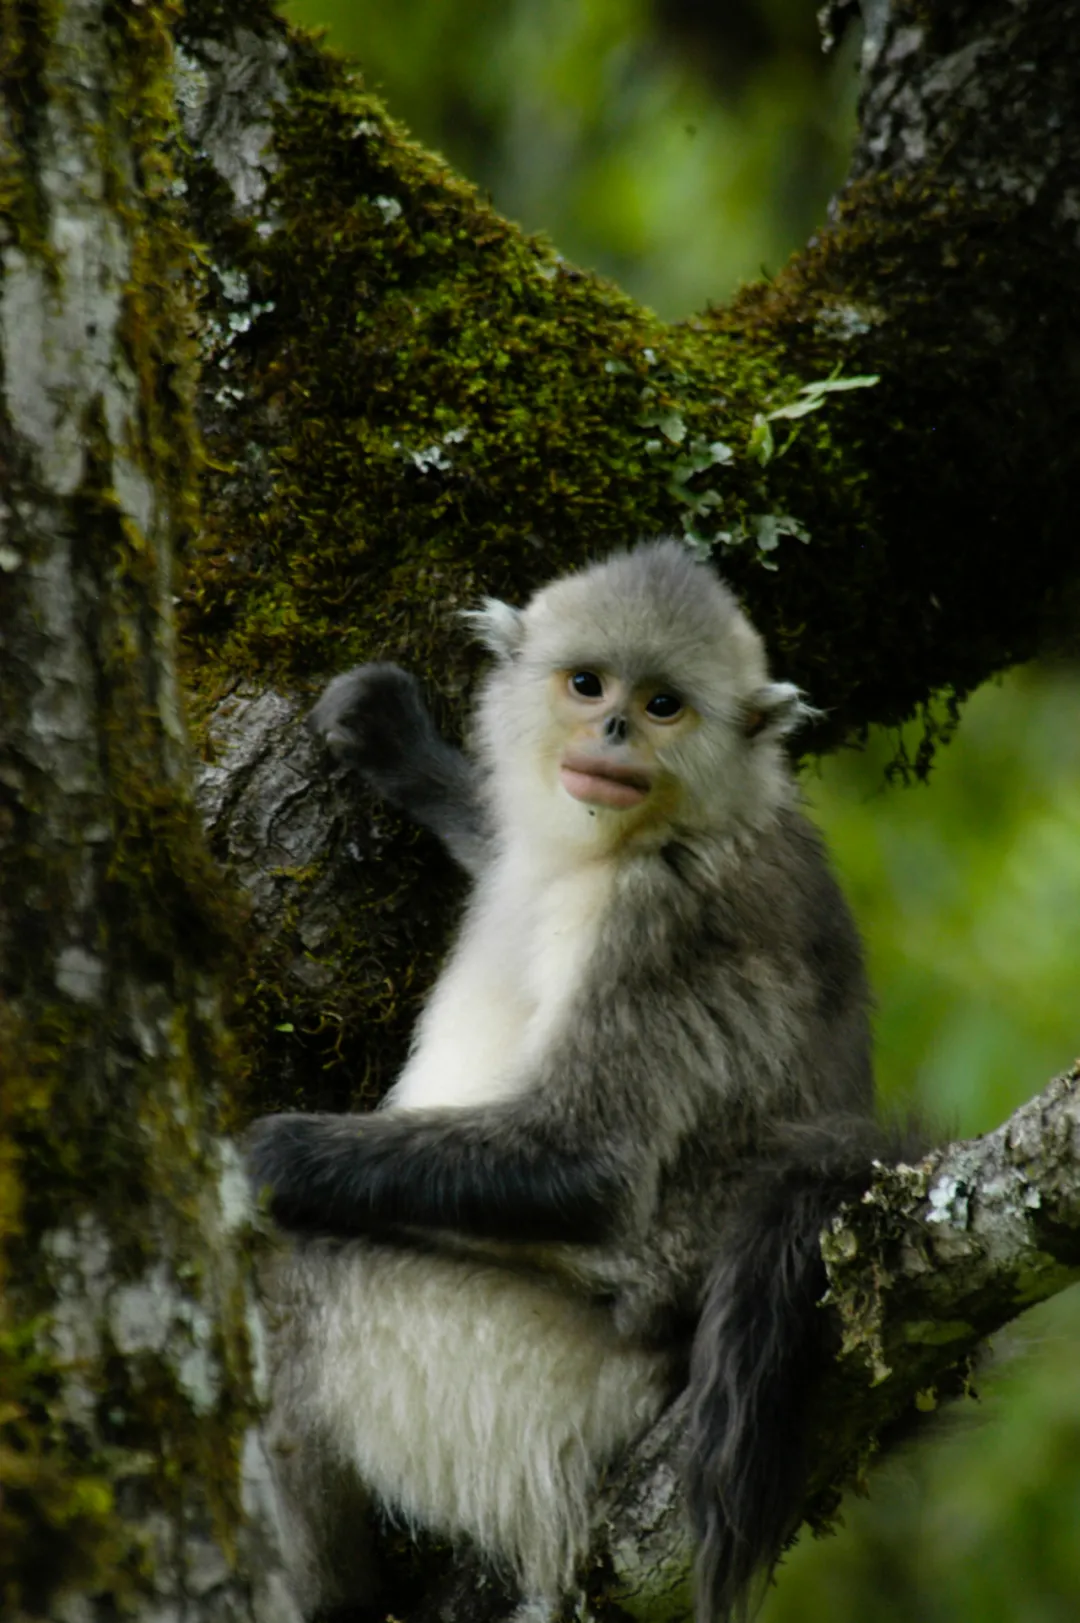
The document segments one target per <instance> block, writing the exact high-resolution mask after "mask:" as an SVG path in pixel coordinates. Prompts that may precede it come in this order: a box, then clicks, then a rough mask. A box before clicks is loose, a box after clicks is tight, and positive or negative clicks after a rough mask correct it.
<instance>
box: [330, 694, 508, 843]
mask: <svg viewBox="0 0 1080 1623" xmlns="http://www.w3.org/2000/svg"><path fill="white" fill-rule="evenodd" d="M307 725H308V727H309V729H310V730H311V732H313V733H314V734H315V735H316V736H317V737H318V738H321V739H322V740H323V741H324V743H325V744H326V746H327V748H328V749H329V750H330V751H331V753H332V754H333V755H334V757H335V758H336V759H337V760H338V761H340V762H341V764H342V765H343V766H349V767H352V768H354V769H355V770H356V771H358V772H360V773H361V774H362V775H363V777H365V778H366V779H367V781H368V783H369V784H370V785H371V787H372V788H373V789H374V790H376V792H377V793H378V794H380V795H382V796H383V797H384V798H385V799H386V800H389V801H392V802H393V804H394V805H395V806H400V807H401V809H402V811H404V812H407V813H408V815H409V816H410V817H412V818H413V819H414V820H415V821H416V822H418V823H423V824H424V826H425V827H426V828H430V829H431V830H432V832H433V833H435V834H437V835H438V836H439V838H440V840H442V842H443V844H444V845H445V846H446V847H447V849H448V850H449V852H450V854H451V856H452V857H453V858H454V860H455V861H456V862H459V863H460V864H461V866H462V867H463V868H465V869H466V870H467V871H468V872H469V873H471V874H474V875H475V874H476V873H478V872H479V871H480V869H481V868H482V867H483V866H484V865H485V863H486V860H487V855H488V848H489V845H490V830H489V829H488V826H487V819H486V817H485V814H484V807H483V803H482V799H481V795H480V792H479V783H478V780H477V771H476V768H475V767H474V766H473V764H472V762H471V761H469V760H468V759H467V758H466V757H465V756H464V755H463V754H462V753H461V751H460V750H456V749H454V748H453V747H452V745H450V744H448V743H446V741H445V739H443V738H441V737H440V736H439V734H438V732H437V731H436V728H435V724H434V722H433V721H432V719H431V717H430V715H429V714H428V710H427V706H426V705H425V704H424V700H423V698H422V696H421V693H420V686H419V683H418V682H417V680H416V678H415V677H414V676H410V675H409V673H408V672H407V671H403V670H402V669H401V668H400V666H398V665H381V664H377V665H357V666H356V667H355V668H354V669H353V670H351V671H345V672H344V674H343V675H341V676H335V678H334V680H333V681H332V682H331V683H330V684H329V686H328V687H327V688H326V690H325V692H324V693H323V695H322V697H321V698H320V699H319V701H318V703H317V704H316V705H315V707H314V709H313V710H312V711H311V713H310V715H309V716H308V721H307Z"/></svg>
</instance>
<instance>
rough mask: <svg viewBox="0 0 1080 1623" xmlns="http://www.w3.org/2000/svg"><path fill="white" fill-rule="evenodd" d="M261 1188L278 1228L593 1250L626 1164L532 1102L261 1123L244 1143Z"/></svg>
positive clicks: (615, 1203)
mask: <svg viewBox="0 0 1080 1623" xmlns="http://www.w3.org/2000/svg"><path fill="white" fill-rule="evenodd" d="M247 1156H248V1167H249V1170H250V1173H251V1179H252V1182H253V1184H254V1185H255V1187H256V1188H257V1189H264V1188H269V1190H270V1192H271V1193H270V1209H271V1211H272V1213H273V1215H274V1217H275V1218H276V1219H277V1221H278V1222H279V1223H281V1224H282V1225H283V1227H285V1228H295V1229H308V1230H312V1231H315V1232H318V1233H322V1234H335V1235H354V1234H362V1233H371V1232H373V1231H378V1230H386V1229H387V1228H397V1227H403V1226H408V1227H413V1228H416V1227H419V1228H436V1229H456V1230H458V1231H459V1232H461V1233H465V1234H471V1235H475V1236H477V1237H479V1238H483V1239H495V1240H507V1241H515V1240H516V1241H522V1242H531V1243H553V1242H557V1241H567V1242H571V1243H572V1242H581V1243H589V1244H596V1243H599V1242H601V1241H603V1240H604V1239H606V1238H608V1237H609V1235H610V1233H611V1232H612V1230H613V1228H614V1227H615V1226H616V1224H617V1223H618V1222H619V1221H620V1220H624V1219H622V1212H623V1208H624V1200H625V1197H626V1194H627V1189H628V1185H629V1174H630V1168H629V1165H628V1160H629V1157H628V1158H627V1161H623V1159H622V1158H621V1157H620V1156H619V1153H618V1151H617V1149H616V1147H615V1145H614V1144H613V1143H612V1142H610V1141H609V1142H608V1143H606V1144H603V1145H590V1144H589V1143H588V1141H587V1139H586V1141H585V1142H584V1143H583V1142H582V1135H581V1132H580V1129H578V1130H576V1131H575V1130H573V1129H571V1128H570V1127H569V1125H568V1124H567V1125H561V1124H560V1123H559V1122H558V1121H555V1120H553V1119H552V1117H551V1116H550V1114H548V1113H547V1112H540V1111H537V1110H535V1109H533V1108H532V1107H531V1106H530V1104H529V1103H528V1102H524V1103H523V1102H520V1101H515V1102H514V1103H512V1104H509V1103H508V1104H497V1105H479V1106H475V1107H473V1108H470V1109H453V1110H409V1111H401V1112H393V1111H387V1112H385V1113H382V1112H374V1113H373V1114H371V1115H364V1116H336V1115H283V1116H263V1117H262V1118H261V1119H260V1120H258V1121H256V1122H255V1123H254V1125H253V1126H252V1127H251V1129H250V1130H249V1133H248V1138H247Z"/></svg>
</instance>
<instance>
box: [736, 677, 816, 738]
mask: <svg viewBox="0 0 1080 1623" xmlns="http://www.w3.org/2000/svg"><path fill="white" fill-rule="evenodd" d="M821 713H822V712H821V711H820V710H815V709H814V707H813V705H809V704H806V703H804V701H803V696H802V693H801V692H800V690H799V689H798V688H797V687H795V686H794V684H793V683H791V682H769V683H767V684H766V686H765V687H761V688H758V689H757V692H756V693H752V694H751V695H750V697H749V698H748V699H745V700H744V701H743V732H744V733H745V734H746V736H747V738H786V737H787V735H788V733H793V732H794V731H795V729H796V728H797V727H801V726H802V725H803V723H804V722H807V721H813V720H814V719H815V717H817V716H820V715H821Z"/></svg>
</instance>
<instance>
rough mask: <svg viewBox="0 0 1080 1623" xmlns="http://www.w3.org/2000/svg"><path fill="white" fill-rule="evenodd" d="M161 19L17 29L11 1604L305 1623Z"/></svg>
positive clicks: (0, 1097)
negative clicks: (240, 1077) (258, 1269)
mask: <svg viewBox="0 0 1080 1623" xmlns="http://www.w3.org/2000/svg"><path fill="white" fill-rule="evenodd" d="M170 11H171V8H169V7H155V6H149V5H148V6H145V7H141V8H134V7H133V8H116V7H112V6H109V5H106V4H104V3H102V0H65V3H63V4H58V5H42V6H34V5H24V6H21V7H19V8H17V9H16V8H8V9H7V10H6V11H5V14H4V40H3V46H4V61H3V67H4V73H5V92H6V94H5V97H4V102H3V109H2V113H0V118H2V123H0V150H2V153H3V184H4V198H5V205H6V207H5V216H4V226H3V281H2V286H0V346H2V359H3V376H4V396H3V405H2V410H0V465H2V467H3V492H2V497H3V501H2V506H0V518H2V527H0V569H2V571H3V574H2V576H0V593H2V597H0V604H2V610H0V612H2V622H0V624H2V635H0V897H2V906H3V911H2V913H0V1134H2V1138H0V1148H2V1155H0V1284H2V1287H3V1302H2V1307H0V1594H2V1596H3V1602H2V1607H3V1613H4V1616H5V1618H12V1619H24V1618H26V1619H29V1618H35V1619H40V1618H50V1619H52V1618H55V1619H58V1620H59V1619H63V1620H64V1623H93V1620H95V1619H98V1618H101V1619H106V1618H114V1617H115V1616H116V1615H117V1614H118V1612H126V1613H128V1614H129V1615H136V1616H139V1617H142V1618H147V1619H149V1618H154V1619H161V1620H166V1619H174V1618H175V1619H181V1618H192V1619H194V1618H206V1619H209V1618H213V1619H222V1620H224V1619H254V1618H255V1617H259V1618H260V1620H262V1623H270V1620H274V1623H289V1620H291V1619H292V1618H293V1617H294V1616H295V1613H294V1611H293V1608H292V1605H291V1602H290V1600H289V1598H288V1595H287V1593H286V1591H285V1590H284V1589H283V1587H282V1583H281V1576H280V1568H281V1561H280V1554H279V1552H278V1543H277V1541H278V1533H277V1528H276V1525H275V1524H274V1521H273V1505H272V1500H271V1498H270V1495H269V1481H268V1469H267V1464H266V1461H265V1458H264V1455H263V1450H262V1443H261V1439H260V1435H259V1430H258V1425H257V1414H258V1410H257V1400H256V1394H255V1393H254V1391H253V1377H254V1375H255V1369H254V1365H255V1363H256V1362H257V1356H258V1353H257V1349H258V1340H257V1332H258V1326H257V1324H256V1323H255V1318H254V1314H255V1309H254V1304H253V1301H252V1298H251V1295H250V1291H249V1287H248V1284H247V1279H246V1266H245V1248H244V1246H243V1243H242V1242H243V1239H244V1234H245V1228H246V1214H247V1195H246V1189H245V1182H244V1176H243V1169H242V1167H241V1166H240V1164H239V1161H238V1158H237V1156H236V1154H235V1151H233V1150H231V1149H230V1147H229V1146H228V1144H227V1143H225V1142H224V1141H223V1140H222V1139H221V1137H220V1133H221V1127H222V1119H223V1118H222V1103H223V1100H222V1093H221V1087H220V1084H221V1079H222V1076H223V1073H224V1071H225V1069H226V1067H225V1063H224V1058H225V1042H224V1031H223V1023H222V1015H221V1006H220V997H219V991H218V984H219V982H220V978H221V974H222V969H223V966H224V965H225V963H226V962H227V961H228V960H229V958H230V957H231V956H232V955H233V954H234V952H235V938H236V935H237V930H236V909H235V906H234V904H233V902H232V901H231V900H228V899H227V900H225V901H223V900H222V899H221V889H220V881H219V878H218V876H217V874H216V873H215V871H214V869H213V866H212V864H211V862H210V860H209V857H208V855H207V852H206V850H205V845H204V841H203V836H202V833H201V830H200V828H199V824H198V819H197V816H196V813H195V810H194V806H193V802H192V798H191V785H190V759H189V745H188V740H187V737H186V735H185V731H184V727H183V723H182V721H181V711H180V700H179V693H178V688H177V680H176V668H175V664H176V662H175V634H174V625H173V608H172V598H173V551H174V546H175V543H176V541H177V539H178V538H179V537H181V536H182V535H183V534H184V532H185V530H186V529H187V528H188V526H189V525H190V522H191V519H192V516H193V501H192V491H193V480H194V474H195V469H196V466H197V461H198V447H197V439H196V434H195V429H194V422H193V393H194V387H193V386H194V377H193V367H192V345H191V338H190V329H191V325H192V309H191V304H190V299H189V297H188V293H187V291H186V284H187V283H188V282H189V281H190V276H189V266H190V257H191V252H192V245H191V242H190V239H189V237H188V235H187V231H186V228H184V227H183V226H182V225H181V223H180V221H179V219H178V217H177V215H176V212H175V211H174V210H173V209H172V208H171V207H170V205H169V203H168V192H169V187H170V184H171V182H172V172H171V168H170V165H169V162H168V159H167V156H166V147H167V144H168V143H169V142H170V141H171V140H172V138H173V130H172V113H171V110H170V95H169V75H170V66H171V49H172V47H171V40H170V37H169V33H168V24H169V23H170V22H171V20H172V18H171V15H170Z"/></svg>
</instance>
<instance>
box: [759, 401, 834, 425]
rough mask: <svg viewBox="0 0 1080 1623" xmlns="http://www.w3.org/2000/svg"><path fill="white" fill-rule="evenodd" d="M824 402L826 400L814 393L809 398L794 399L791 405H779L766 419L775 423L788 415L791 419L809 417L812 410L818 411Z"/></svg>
mask: <svg viewBox="0 0 1080 1623" xmlns="http://www.w3.org/2000/svg"><path fill="white" fill-rule="evenodd" d="M824 404H825V401H824V400H823V399H822V398H821V397H820V396H819V395H814V396H813V398H812V399H809V400H793V401H791V403H790V405H787V406H777V408H776V410H775V411H770V412H769V413H768V416H767V419H766V420H767V421H768V422H770V423H775V422H777V421H778V420H779V418H781V417H787V418H789V419H791V420H794V419H795V418H796V417H808V416H809V414H810V413H811V412H812V411H817V410H818V409H819V407H821V406H823V405H824Z"/></svg>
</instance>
